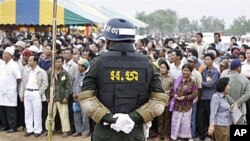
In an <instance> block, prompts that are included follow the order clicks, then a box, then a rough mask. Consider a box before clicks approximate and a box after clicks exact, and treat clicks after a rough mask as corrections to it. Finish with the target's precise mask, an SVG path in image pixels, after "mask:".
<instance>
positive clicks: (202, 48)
mask: <svg viewBox="0 0 250 141" xmlns="http://www.w3.org/2000/svg"><path fill="white" fill-rule="evenodd" d="M195 37H196V42H195V45H196V46H197V51H198V54H199V58H200V59H203V58H204V53H205V52H206V43H205V42H204V41H203V34H202V33H201V32H199V33H196V36H195Z"/></svg>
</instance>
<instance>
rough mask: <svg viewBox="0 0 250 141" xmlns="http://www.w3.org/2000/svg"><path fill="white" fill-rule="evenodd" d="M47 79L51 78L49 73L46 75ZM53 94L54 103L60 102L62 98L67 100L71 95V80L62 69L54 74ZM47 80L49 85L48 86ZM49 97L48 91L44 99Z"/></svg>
mask: <svg viewBox="0 0 250 141" xmlns="http://www.w3.org/2000/svg"><path fill="white" fill-rule="evenodd" d="M48 77H49V78H50V77H51V71H50V72H49V74H48ZM55 77H56V79H55V93H54V101H60V102H61V101H62V100H63V99H64V98H66V99H68V98H69V94H70V93H71V88H72V87H71V86H72V85H71V80H70V76H69V74H68V72H66V71H65V70H64V69H63V70H62V71H61V72H60V73H59V74H55ZM50 82H51V81H50V79H49V84H50ZM49 97H50V89H47V91H46V98H47V99H48V98H49Z"/></svg>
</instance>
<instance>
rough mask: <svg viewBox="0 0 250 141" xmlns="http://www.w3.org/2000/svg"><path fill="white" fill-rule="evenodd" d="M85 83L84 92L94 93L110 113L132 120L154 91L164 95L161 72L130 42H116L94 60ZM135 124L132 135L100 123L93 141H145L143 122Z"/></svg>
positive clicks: (96, 127) (137, 121) (139, 119)
mask: <svg viewBox="0 0 250 141" xmlns="http://www.w3.org/2000/svg"><path fill="white" fill-rule="evenodd" d="M83 84H84V85H83V88H82V91H86V90H95V92H96V97H97V99H98V100H99V101H100V102H101V103H102V104H103V105H104V106H106V107H107V108H108V109H109V110H110V112H111V113H113V114H116V113H125V114H130V117H131V116H132V117H133V115H134V116H135V117H136V116H137V117H138V113H136V112H134V111H135V110H136V109H137V108H139V107H140V106H142V105H143V104H145V103H146V102H148V100H149V96H150V93H151V92H159V93H164V91H163V89H162V84H161V81H160V79H159V73H158V72H157V71H156V70H155V68H154V67H153V65H152V63H150V61H149V59H148V58H147V56H145V55H142V54H139V53H136V52H135V50H134V47H133V45H132V44H130V43H115V44H114V45H113V46H112V47H110V51H109V52H106V53H103V54H102V55H101V56H100V57H97V58H95V59H94V60H93V61H92V62H91V65H90V70H89V72H88V73H87V75H86V77H85V79H84V81H83ZM132 119H133V120H134V121H135V118H132ZM135 123H136V125H135V128H134V129H133V130H132V132H130V133H129V134H125V133H123V132H116V131H115V130H113V129H111V128H110V127H109V126H104V125H103V124H97V125H96V126H95V129H94V134H93V140H94V141H99V140H101V141H104V140H115V141H116V140H119V141H120V140H124V141H128V140H130V141H133V140H145V137H144V134H143V126H142V123H143V119H142V118H141V117H140V116H139V118H137V120H136V121H135Z"/></svg>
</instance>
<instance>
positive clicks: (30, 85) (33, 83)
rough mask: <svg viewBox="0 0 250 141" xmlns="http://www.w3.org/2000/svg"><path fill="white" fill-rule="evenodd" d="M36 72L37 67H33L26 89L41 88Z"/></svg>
mask: <svg viewBox="0 0 250 141" xmlns="http://www.w3.org/2000/svg"><path fill="white" fill-rule="evenodd" d="M36 74H37V68H36V69H35V70H32V69H31V71H30V74H29V79H28V82H27V85H26V89H39V86H38V82H37V77H36Z"/></svg>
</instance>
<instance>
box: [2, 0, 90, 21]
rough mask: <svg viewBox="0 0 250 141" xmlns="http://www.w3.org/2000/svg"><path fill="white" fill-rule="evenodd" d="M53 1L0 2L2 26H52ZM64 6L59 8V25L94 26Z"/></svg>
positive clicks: (7, 0)
mask: <svg viewBox="0 0 250 141" xmlns="http://www.w3.org/2000/svg"><path fill="white" fill-rule="evenodd" d="M52 15H53V1H52V0H0V25H7V24H10V25H52ZM93 23H94V21H92V20H89V19H87V18H85V17H83V16H81V15H79V14H77V13H75V12H72V11H71V10H68V9H67V8H65V7H64V6H61V5H58V7H57V25H86V24H93Z"/></svg>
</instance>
